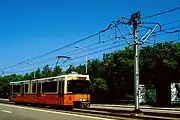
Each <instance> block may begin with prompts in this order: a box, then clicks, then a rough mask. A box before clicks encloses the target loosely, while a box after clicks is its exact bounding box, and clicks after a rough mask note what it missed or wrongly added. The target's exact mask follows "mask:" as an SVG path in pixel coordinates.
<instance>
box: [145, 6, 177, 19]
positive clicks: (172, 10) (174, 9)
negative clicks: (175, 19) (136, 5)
mask: <svg viewBox="0 0 180 120" xmlns="http://www.w3.org/2000/svg"><path fill="white" fill-rule="evenodd" d="M177 10H180V7H177V8H173V9H170V10H167V11H163V12H159V13H156V14H153V15H150V16H146V17H144V18H142V19H148V18H152V17H156V16H159V15H162V14H167V13H170V12H174V11H177Z"/></svg>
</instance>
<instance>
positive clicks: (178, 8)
mask: <svg viewBox="0 0 180 120" xmlns="http://www.w3.org/2000/svg"><path fill="white" fill-rule="evenodd" d="M177 10H180V7H177V8H174V9H170V10H167V11H163V12H159V13H157V14H153V15H150V16H146V17H144V18H142V19H147V18H152V17H155V16H159V15H162V14H166V13H170V12H173V11H177ZM179 21H180V20H177V21H174V22H171V23H175V22H179ZM171 23H169V24H171ZM165 25H168V24H165ZM113 27H114V26H113ZM113 27H112V26H111V23H110V25H109V26H108V28H107V29H104V30H102V31H100V32H98V33H95V34H93V35H90V36H88V37H85V38H83V39H80V40H78V41H76V42H73V43H70V44H68V45H65V46H63V47H61V48H57V49H55V50H52V51H49V52H47V53H44V54H41V55H38V56H36V57H33V58H30V59H27V60H25V61H23V62H20V63H17V64H15V65H12V66H9V67H11V68H12V67H14V66H17V65H20V64H24V63H26V62H28V61H30V60H33V59H37V58H41V57H43V56H46V55H48V54H51V53H53V52H56V51H58V50H61V49H64V48H67V47H69V46H72V45H73V44H77V43H79V42H81V41H84V40H87V39H89V38H91V37H94V36H96V35H100V34H101V33H103V32H105V31H107V30H109V29H110V28H113ZM9 67H5V68H3V69H2V70H1V71H3V70H5V69H7V68H9Z"/></svg>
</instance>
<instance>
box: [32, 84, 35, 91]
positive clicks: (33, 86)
mask: <svg viewBox="0 0 180 120" xmlns="http://www.w3.org/2000/svg"><path fill="white" fill-rule="evenodd" d="M32 93H36V83H33V85H32Z"/></svg>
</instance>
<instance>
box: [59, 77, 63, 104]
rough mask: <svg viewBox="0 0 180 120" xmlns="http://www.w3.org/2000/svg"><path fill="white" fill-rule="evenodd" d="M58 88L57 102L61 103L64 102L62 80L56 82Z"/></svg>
mask: <svg viewBox="0 0 180 120" xmlns="http://www.w3.org/2000/svg"><path fill="white" fill-rule="evenodd" d="M58 84H59V88H58V98H59V100H58V104H59V105H63V104H64V80H61V81H59V82H58Z"/></svg>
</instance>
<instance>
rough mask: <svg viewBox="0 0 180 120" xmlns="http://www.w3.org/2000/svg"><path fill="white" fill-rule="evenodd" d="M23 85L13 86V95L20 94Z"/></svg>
mask: <svg viewBox="0 0 180 120" xmlns="http://www.w3.org/2000/svg"><path fill="white" fill-rule="evenodd" d="M20 92H21V85H13V93H20Z"/></svg>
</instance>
